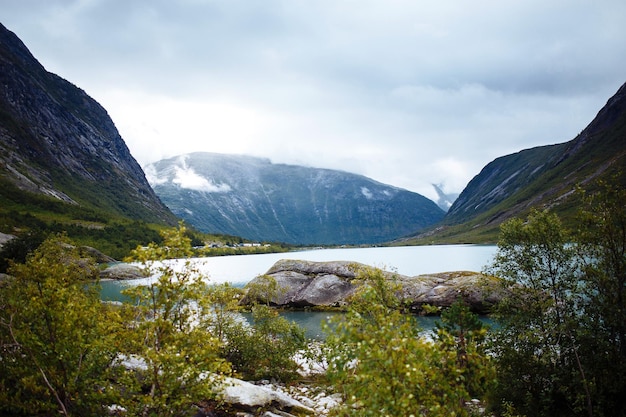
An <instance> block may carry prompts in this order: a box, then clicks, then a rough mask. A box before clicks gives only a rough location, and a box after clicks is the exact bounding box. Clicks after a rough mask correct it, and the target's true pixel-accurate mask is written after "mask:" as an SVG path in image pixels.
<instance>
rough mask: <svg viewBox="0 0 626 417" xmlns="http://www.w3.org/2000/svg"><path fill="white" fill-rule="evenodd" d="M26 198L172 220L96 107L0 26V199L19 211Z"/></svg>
mask: <svg viewBox="0 0 626 417" xmlns="http://www.w3.org/2000/svg"><path fill="white" fill-rule="evenodd" d="M32 195H37V196H48V197H52V199H53V200H56V201H62V202H64V203H67V204H68V205H72V206H76V207H77V208H82V209H86V210H90V211H92V212H98V213H106V216H109V215H110V216H121V217H124V218H129V219H136V220H144V221H150V222H161V223H162V222H169V223H171V222H172V221H174V216H173V215H172V213H171V212H170V211H169V210H168V209H167V207H165V206H164V205H163V204H162V203H161V202H160V200H159V199H158V198H157V196H156V194H155V193H154V192H153V190H152V188H151V187H150V185H149V184H148V182H147V181H146V178H145V175H144V173H143V171H142V169H141V167H140V166H139V164H138V163H137V162H136V161H135V159H134V158H133V157H132V155H131V154H130V152H129V150H128V148H127V147H126V144H125V143H124V141H123V139H122V138H121V137H120V135H119V133H118V131H117V129H116V128H115V126H114V124H113V122H112V120H111V119H110V117H109V116H108V114H107V112H106V111H105V110H104V108H102V106H100V105H99V104H98V103H97V102H96V101H95V100H93V99H92V98H91V97H89V96H88V95H87V94H86V93H85V92H84V91H82V90H81V89H79V88H78V87H76V86H74V85H73V84H71V83H70V82H68V81H66V80H64V79H62V78H60V77H58V76H57V75H55V74H52V73H49V72H48V71H46V70H45V68H44V67H43V66H42V65H41V64H40V63H39V62H38V61H37V60H36V59H35V58H34V57H33V56H32V55H31V53H30V52H29V51H28V49H27V48H26V46H25V45H24V44H23V43H22V42H21V41H20V39H19V38H18V37H17V36H16V35H15V34H14V33H12V32H11V31H9V30H8V29H6V28H5V27H4V26H2V25H1V24H0V201H2V204H3V205H4V206H5V207H8V206H15V207H16V210H19V207H20V204H22V203H23V202H24V201H26V200H28V201H30V200H29V199H32V198H31V197H30V196H32ZM37 201H39V200H37ZM38 204H39V203H38ZM106 216H105V217H106Z"/></svg>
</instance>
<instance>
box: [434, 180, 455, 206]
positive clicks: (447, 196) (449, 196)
mask: <svg viewBox="0 0 626 417" xmlns="http://www.w3.org/2000/svg"><path fill="white" fill-rule="evenodd" d="M431 185H432V186H433V188H434V189H435V191H436V192H437V197H438V198H437V201H436V203H437V205H438V206H439V207H440V208H441V209H442V210H443V211H448V210H449V209H450V207H452V204H453V203H454V200H456V199H457V198H458V197H459V193H445V192H444V191H443V186H444V185H443V184H431Z"/></svg>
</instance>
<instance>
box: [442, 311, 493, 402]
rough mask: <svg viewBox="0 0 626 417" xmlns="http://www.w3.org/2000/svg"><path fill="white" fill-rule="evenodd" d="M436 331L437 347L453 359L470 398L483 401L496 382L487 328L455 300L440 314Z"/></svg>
mask: <svg viewBox="0 0 626 417" xmlns="http://www.w3.org/2000/svg"><path fill="white" fill-rule="evenodd" d="M435 328H436V331H435V339H436V340H437V341H438V342H439V346H440V347H441V348H443V349H446V350H449V351H451V352H453V354H454V356H455V357H456V367H457V368H458V369H459V370H460V371H461V372H462V377H463V386H464V387H465V390H466V391H467V393H468V394H469V395H470V396H471V397H483V396H484V395H485V394H486V392H487V390H488V389H489V388H490V386H491V385H492V383H493V381H494V379H495V369H494V367H493V363H492V361H491V360H490V357H489V356H488V355H487V343H486V336H487V327H486V326H485V325H484V324H483V322H482V321H481V320H480V319H479V318H478V316H477V315H476V314H474V313H472V312H471V311H470V309H469V307H468V306H467V305H466V304H465V303H464V302H463V300H462V299H458V300H456V301H455V302H454V303H452V305H451V306H450V307H449V308H446V309H444V310H443V311H442V313H441V322H437V323H436V325H435ZM464 400H465V401H467V400H470V398H469V397H468V398H465V399H464Z"/></svg>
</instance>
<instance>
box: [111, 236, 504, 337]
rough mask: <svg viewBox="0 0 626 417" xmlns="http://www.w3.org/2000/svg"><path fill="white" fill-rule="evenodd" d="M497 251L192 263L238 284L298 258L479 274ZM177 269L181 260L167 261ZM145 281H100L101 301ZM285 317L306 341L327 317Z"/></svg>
mask: <svg viewBox="0 0 626 417" xmlns="http://www.w3.org/2000/svg"><path fill="white" fill-rule="evenodd" d="M495 252H496V246H494V245H437V246H402V247H384V248H383V247H372V248H340V249H315V250H306V251H298V252H287V253H269V254H258V255H232V256H220V257H212V258H197V259H192V260H191V261H192V262H194V263H197V265H198V268H199V269H200V270H201V271H202V272H203V273H204V274H205V275H206V276H207V277H208V279H209V282H213V283H223V282H230V283H232V284H233V285H236V286H243V285H245V284H246V283H247V282H248V281H250V280H252V279H253V278H255V277H256V276H258V275H262V274H264V273H266V272H267V271H268V270H269V269H270V268H271V267H272V265H274V263H276V262H277V261H279V260H281V259H300V260H307V261H317V262H322V261H354V262H360V263H363V264H366V265H370V266H374V267H377V268H381V269H385V270H388V271H393V272H397V273H399V274H402V275H408V276H415V275H421V274H429V273H436V272H447V271H476V272H480V271H482V270H483V269H484V267H485V266H487V265H488V264H489V263H490V262H491V261H492V259H493V255H494V254H495ZM172 262H173V263H174V265H177V266H178V267H182V266H183V265H184V261H172ZM148 282H150V279H141V280H130V281H105V282H102V293H101V296H102V299H103V300H109V301H123V296H122V295H121V294H120V291H121V290H122V289H124V288H126V287H128V286H134V285H141V284H146V283H148ZM285 315H286V316H287V318H289V319H290V320H293V321H295V322H297V323H298V324H300V325H301V326H303V327H304V328H306V329H307V335H308V336H309V337H319V334H320V333H321V329H320V328H321V326H320V323H321V321H323V320H325V319H326V318H327V317H328V316H329V313H320V312H306V311H304V312H289V313H285ZM433 325H434V319H432V318H423V320H422V318H420V326H422V327H423V328H424V329H430V328H432V327H433Z"/></svg>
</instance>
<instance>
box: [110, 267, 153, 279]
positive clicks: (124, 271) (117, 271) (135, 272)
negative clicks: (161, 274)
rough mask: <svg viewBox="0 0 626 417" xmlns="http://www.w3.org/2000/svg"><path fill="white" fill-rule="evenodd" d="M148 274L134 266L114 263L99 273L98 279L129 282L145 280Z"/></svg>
mask: <svg viewBox="0 0 626 417" xmlns="http://www.w3.org/2000/svg"><path fill="white" fill-rule="evenodd" d="M148 276H149V274H148V273H147V271H146V270H145V269H144V268H141V267H139V266H136V265H131V264H125V263H116V264H113V265H110V266H109V267H107V268H106V269H104V270H103V271H100V279H115V280H120V281H123V280H129V279H139V278H146V277H148Z"/></svg>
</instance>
